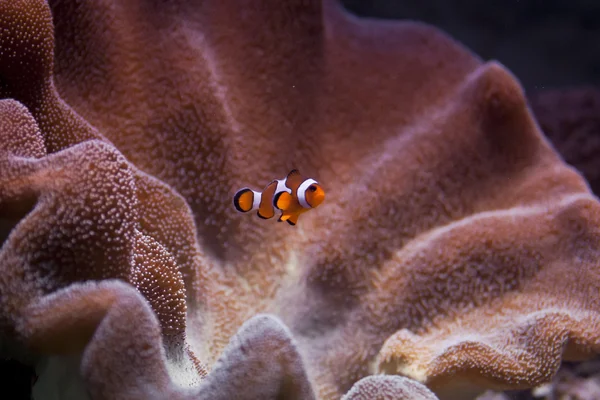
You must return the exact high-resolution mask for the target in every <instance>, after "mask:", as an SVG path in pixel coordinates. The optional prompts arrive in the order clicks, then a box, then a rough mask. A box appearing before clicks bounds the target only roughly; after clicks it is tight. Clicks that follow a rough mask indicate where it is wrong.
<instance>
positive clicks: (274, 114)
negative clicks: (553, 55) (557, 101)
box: [0, 0, 600, 400]
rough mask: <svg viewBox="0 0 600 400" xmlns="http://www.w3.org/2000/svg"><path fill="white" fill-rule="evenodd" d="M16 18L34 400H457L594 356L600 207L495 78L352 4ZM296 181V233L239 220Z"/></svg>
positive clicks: (12, 4)
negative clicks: (301, 210) (255, 194)
mask: <svg viewBox="0 0 600 400" xmlns="http://www.w3.org/2000/svg"><path fill="white" fill-rule="evenodd" d="M0 11H1V12H0V23H1V26H0V28H1V29H0V50H1V53H2V54H0V94H1V95H2V97H3V98H7V99H5V100H2V101H0V239H1V240H2V247H1V249H0V272H2V273H1V274H0V329H1V332H0V334H1V335H2V339H4V338H7V339H8V340H9V341H10V343H15V342H17V343H19V345H20V347H19V351H18V352H17V351H13V353H17V354H16V355H15V354H11V356H19V358H20V359H22V360H23V361H27V362H36V361H37V360H38V359H39V360H40V361H39V362H37V363H36V367H37V369H38V373H39V374H40V377H39V379H38V383H37V384H36V385H35V387H34V392H35V396H36V398H44V396H48V395H49V394H50V395H56V396H58V397H60V395H63V394H66V393H71V392H72V391H75V390H79V392H78V394H80V395H81V396H82V397H83V398H85V396H89V397H91V398H94V399H111V400H112V399H117V400H118V399H149V398H150V399H155V398H156V399H163V398H180V399H192V398H194V399H199V398H200V399H204V398H206V399H208V398H210V399H229V398H240V399H253V398H265V399H276V398H297V399H311V398H313V397H316V398H319V399H338V398H340V397H342V396H344V394H347V395H346V398H348V399H350V398H358V399H361V398H369V396H372V397H375V398H377V397H380V398H385V397H386V396H387V397H390V396H397V397H400V396H405V397H407V398H419V397H420V398H423V399H433V398H435V396H439V397H440V398H443V399H453V398H461V399H462V398H468V397H469V396H470V397H474V396H475V395H477V394H478V393H479V392H481V391H482V390H484V389H485V388H496V389H519V388H527V387H532V386H535V385H538V384H540V383H542V382H545V381H548V380H549V379H551V378H552V377H553V375H554V373H555V372H556V369H557V367H558V366H559V364H560V362H561V361H562V360H563V359H572V360H578V359H583V358H585V357H589V356H591V355H593V354H596V353H597V352H598V350H599V348H598V347H599V343H600V338H599V337H598V335H599V333H598V332H600V330H599V329H598V327H599V326H600V317H599V315H600V314H599V312H600V305H599V304H598V302H599V299H598V296H597V294H598V292H599V291H600V277H599V276H598V273H597V272H598V267H599V262H598V260H599V258H598V254H597V253H598V249H599V245H600V229H599V227H600V213H599V211H600V208H599V203H598V200H597V199H596V198H595V197H593V196H592V195H591V194H590V192H589V189H588V187H587V184H586V182H585V181H584V180H583V179H582V177H581V176H580V174H579V173H577V172H576V171H575V170H574V169H572V168H570V167H569V166H567V165H566V164H565V163H564V162H563V161H562V160H561V158H560V156H559V155H558V154H557V153H556V152H555V151H554V150H553V149H552V147H551V146H550V145H549V144H548V142H547V141H546V140H545V138H544V137H543V135H542V132H541V131H540V129H539V127H538V126H537V123H536V121H535V120H534V118H533V117H532V115H531V113H530V112H529V109H528V104H527V101H526V98H525V96H524V93H523V90H522V88H521V86H520V85H519V83H518V81H517V80H516V79H515V77H513V76H512V75H511V74H510V72H508V71H507V70H506V69H505V68H504V67H503V66H502V65H501V64H499V63H497V62H493V61H492V62H487V63H483V62H482V61H481V60H479V59H478V58H477V57H476V56H475V55H473V54H471V53H470V52H469V51H468V50H467V49H465V48H464V47H463V46H461V45H460V44H458V43H456V42H455V41H453V40H452V39H451V38H449V37H448V36H447V35H445V34H444V33H443V32H440V31H439V30H437V29H435V28H433V27H430V26H427V25H424V24H421V23H416V22H392V21H376V20H365V19H360V18H356V17H354V16H351V15H349V14H348V13H346V12H345V11H344V10H343V9H342V7H341V6H340V5H339V4H338V2H336V1H333V0H331V1H329V0H326V1H322V2H321V1H316V0H291V1H276V0H257V1H233V0H225V1H220V0H205V1H199V2H191V1H184V0H181V1H179V0H176V1H169V2H156V1H147V0H134V1H122V2H119V1H112V0H93V1H84V2H79V1H58V0H57V1H51V2H50V5H48V4H46V3H45V2H43V1H41V0H19V1H0ZM54 39H56V40H54ZM5 50H6V51H5ZM54 50H55V53H54ZM19 66H23V67H22V68H19ZM292 168H298V169H300V170H302V171H303V172H304V173H306V174H307V175H310V176H314V177H315V179H318V180H319V182H320V183H323V186H324V187H326V188H327V193H328V197H327V201H326V202H324V204H323V205H321V206H320V207H319V208H318V209H316V210H315V211H313V212H311V213H307V215H306V218H305V219H304V220H303V223H302V226H300V225H299V226H298V227H297V228H298V229H295V230H293V232H290V230H289V229H287V228H286V227H285V226H281V224H277V223H274V224H257V223H256V221H255V220H252V219H248V218H245V219H244V218H240V216H239V215H238V214H237V213H235V212H234V210H233V209H232V207H231V196H232V195H233V193H234V190H235V189H236V188H239V187H243V186H245V185H249V186H251V187H257V188H258V187H260V185H264V183H265V182H268V181H269V180H270V179H272V178H273V177H274V176H281V174H282V173H284V172H282V171H289V170H290V169H292ZM288 228H289V227H288ZM267 313H268V314H274V315H265V314H267ZM0 349H1V350H2V351H4V347H3V346H0ZM32 359H33V360H34V361H32ZM56 365H58V366H60V368H53V366H56ZM373 374H387V375H403V377H399V376H392V377H389V376H388V377H386V376H379V377H377V376H375V377H373V376H370V375H373ZM415 381H419V382H415ZM63 382H67V384H64V383H63ZM425 386H427V387H425Z"/></svg>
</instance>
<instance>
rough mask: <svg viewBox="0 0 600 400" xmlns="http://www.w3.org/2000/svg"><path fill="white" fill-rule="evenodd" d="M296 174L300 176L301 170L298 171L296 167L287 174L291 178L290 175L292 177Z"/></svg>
mask: <svg viewBox="0 0 600 400" xmlns="http://www.w3.org/2000/svg"><path fill="white" fill-rule="evenodd" d="M294 175H298V176H300V171H298V170H297V169H295V168H294V169H293V170H291V171H290V173H289V174H287V178H288V179H289V178H290V177H292V176H294Z"/></svg>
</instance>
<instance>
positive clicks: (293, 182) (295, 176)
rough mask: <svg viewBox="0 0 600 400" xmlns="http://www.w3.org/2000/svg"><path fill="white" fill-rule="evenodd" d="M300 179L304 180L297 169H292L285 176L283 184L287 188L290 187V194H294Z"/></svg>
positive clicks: (300, 181)
mask: <svg viewBox="0 0 600 400" xmlns="http://www.w3.org/2000/svg"><path fill="white" fill-rule="evenodd" d="M302 181H304V178H303V177H302V175H300V172H299V171H298V170H297V169H293V170H291V171H290V173H289V174H288V176H287V177H286V178H285V185H286V186H287V187H288V188H290V189H292V195H294V196H295V195H296V190H297V189H298V186H300V184H301V183H302Z"/></svg>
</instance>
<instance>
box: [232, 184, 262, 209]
mask: <svg viewBox="0 0 600 400" xmlns="http://www.w3.org/2000/svg"><path fill="white" fill-rule="evenodd" d="M260 196H261V193H260V192H256V191H254V190H252V189H250V188H242V189H240V190H238V191H237V192H236V193H235V195H234V196H233V206H234V207H235V209H236V210H238V211H239V212H243V213H246V212H248V211H252V210H254V209H256V208H257V207H258V204H260Z"/></svg>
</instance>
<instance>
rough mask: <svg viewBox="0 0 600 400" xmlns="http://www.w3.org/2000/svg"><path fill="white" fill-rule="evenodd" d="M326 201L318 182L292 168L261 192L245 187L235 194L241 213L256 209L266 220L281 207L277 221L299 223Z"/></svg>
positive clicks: (234, 203)
mask: <svg viewBox="0 0 600 400" xmlns="http://www.w3.org/2000/svg"><path fill="white" fill-rule="evenodd" d="M323 200H325V191H324V190H323V188H322V187H321V185H319V183H318V182H317V181H315V180H314V179H311V178H305V177H303V176H302V175H300V172H298V170H297V169H293V170H292V171H291V172H290V173H289V174H288V175H287V176H286V177H285V178H283V179H275V180H273V181H272V182H271V183H269V184H268V185H267V186H266V187H265V188H264V189H263V191H262V192H257V191H255V190H252V189H250V188H247V187H245V188H242V189H240V190H238V191H237V192H236V193H235V195H234V196H233V205H234V207H235V209H236V210H238V211H239V212H243V213H247V212H249V211H254V210H256V214H257V215H258V216H259V217H260V218H263V219H269V218H273V217H274V216H275V210H276V209H277V210H281V216H280V217H279V219H278V220H277V221H278V222H281V221H287V223H288V224H290V225H296V223H297V222H298V217H299V216H300V214H303V213H305V212H307V211H308V210H310V209H312V208H315V207H318V206H319V204H321V203H322V202H323Z"/></svg>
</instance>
